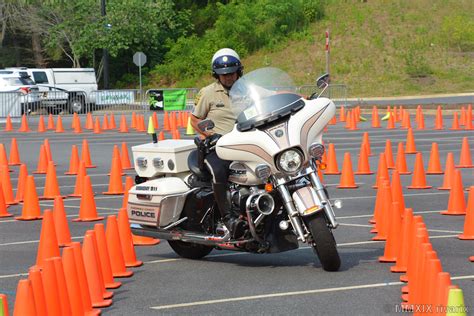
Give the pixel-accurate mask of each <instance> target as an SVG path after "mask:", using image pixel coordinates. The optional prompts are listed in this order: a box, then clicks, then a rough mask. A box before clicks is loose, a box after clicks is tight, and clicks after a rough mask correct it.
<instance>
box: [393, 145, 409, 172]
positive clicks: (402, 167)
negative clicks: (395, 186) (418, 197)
mask: <svg viewBox="0 0 474 316" xmlns="http://www.w3.org/2000/svg"><path fill="white" fill-rule="evenodd" d="M395 169H397V171H398V173H399V174H411V172H410V171H408V169H407V162H406V159H405V150H404V149H403V142H399V143H398V148H397V159H396V161H395Z"/></svg>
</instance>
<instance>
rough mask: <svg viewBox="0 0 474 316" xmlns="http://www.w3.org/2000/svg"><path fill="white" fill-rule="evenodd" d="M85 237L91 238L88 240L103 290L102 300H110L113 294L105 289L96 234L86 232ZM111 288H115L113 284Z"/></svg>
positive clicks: (93, 231) (90, 231)
mask: <svg viewBox="0 0 474 316" xmlns="http://www.w3.org/2000/svg"><path fill="white" fill-rule="evenodd" d="M86 236H89V237H92V238H90V240H91V243H92V248H93V253H94V256H95V261H96V262H97V272H98V273H99V278H100V280H99V281H100V283H102V285H101V288H103V294H102V296H103V297H104V298H111V297H112V296H113V295H114V293H113V292H112V291H107V290H106V289H107V287H106V286H105V278H104V272H103V271H102V262H101V260H100V255H99V247H98V245H97V237H96V234H95V230H88V231H86ZM83 248H84V247H83ZM84 256H86V254H85V253H84ZM86 260H87V258H86ZM113 286H114V287H115V284H113Z"/></svg>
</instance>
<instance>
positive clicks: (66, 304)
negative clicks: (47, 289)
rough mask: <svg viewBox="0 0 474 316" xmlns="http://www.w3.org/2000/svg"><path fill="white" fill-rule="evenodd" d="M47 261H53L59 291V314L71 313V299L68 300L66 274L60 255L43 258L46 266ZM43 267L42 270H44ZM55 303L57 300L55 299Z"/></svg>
mask: <svg viewBox="0 0 474 316" xmlns="http://www.w3.org/2000/svg"><path fill="white" fill-rule="evenodd" d="M49 262H52V263H53V266H54V270H55V271H54V272H55V273H56V281H57V285H58V292H59V306H61V315H71V314H72V310H71V301H70V300H69V294H68V291H67V285H66V276H65V275H64V267H63V261H62V259H61V258H60V257H55V258H50V259H46V260H45V266H48V264H49ZM46 269H47V268H45V269H44V270H46ZM56 303H57V301H56Z"/></svg>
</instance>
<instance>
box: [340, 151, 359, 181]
mask: <svg viewBox="0 0 474 316" xmlns="http://www.w3.org/2000/svg"><path fill="white" fill-rule="evenodd" d="M358 187H359V186H358V185H356V183H355V180H354V172H353V171H352V161H351V154H350V153H349V152H345V153H344V162H343V166H342V174H341V180H340V182H339V186H338V187H337V188H338V189H355V188H358Z"/></svg>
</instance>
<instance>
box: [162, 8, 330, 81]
mask: <svg viewBox="0 0 474 316" xmlns="http://www.w3.org/2000/svg"><path fill="white" fill-rule="evenodd" d="M216 7H217V12H216V13H215V14H216V16H217V20H216V21H215V23H214V27H213V28H212V29H208V30H207V31H206V32H205V33H204V35H203V36H202V37H199V36H196V35H194V36H189V37H181V38H179V39H178V40H177V41H176V42H168V47H169V52H168V53H167V54H166V57H165V63H163V64H162V65H159V66H157V67H156V68H155V70H154V71H153V74H154V75H156V76H157V78H158V81H159V82H160V84H172V83H173V82H175V81H177V80H183V79H190V78H198V77H200V76H202V75H203V74H205V73H209V64H210V60H211V57H212V55H213V54H214V52H215V51H216V50H217V49H219V48H221V47H231V48H233V49H235V50H236V51H237V52H238V53H239V55H241V56H245V55H247V54H249V53H251V52H254V51H256V50H257V49H260V48H262V47H271V46H272V45H275V44H277V43H278V42H280V41H281V40H282V39H284V38H285V37H287V36H290V35H291V34H293V33H295V32H300V31H302V30H304V29H305V28H306V27H307V26H308V25H309V24H310V23H311V22H313V21H315V20H316V19H319V18H321V17H322V16H323V15H324V9H323V1H320V0H310V1H304V0H292V1H283V0H273V1H272V0H256V1H255V2H251V3H250V2H248V1H238V0H236V1H230V2H229V3H228V4H226V5H224V4H222V3H220V2H217V3H216Z"/></svg>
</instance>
